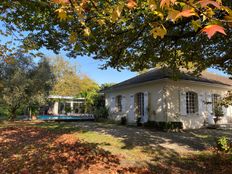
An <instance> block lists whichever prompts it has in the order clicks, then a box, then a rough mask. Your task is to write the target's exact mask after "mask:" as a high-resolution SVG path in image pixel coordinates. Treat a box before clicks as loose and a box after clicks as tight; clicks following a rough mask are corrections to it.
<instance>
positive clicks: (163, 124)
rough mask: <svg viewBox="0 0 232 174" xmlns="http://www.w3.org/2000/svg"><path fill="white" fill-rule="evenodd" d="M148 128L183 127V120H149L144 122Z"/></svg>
mask: <svg viewBox="0 0 232 174" xmlns="http://www.w3.org/2000/svg"><path fill="white" fill-rule="evenodd" d="M144 126H145V127H148V128H156V129H158V130H174V129H183V123H182V122H156V121H148V122H147V123H145V124H144Z"/></svg>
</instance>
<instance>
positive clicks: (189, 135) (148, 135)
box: [76, 123, 232, 150]
mask: <svg viewBox="0 0 232 174" xmlns="http://www.w3.org/2000/svg"><path fill="white" fill-rule="evenodd" d="M76 127H77V128H79V129H81V130H84V131H95V132H100V133H104V134H109V135H112V136H114V137H116V138H121V139H122V141H123V143H124V144H125V146H124V147H123V148H125V149H132V148H134V147H137V146H141V147H152V146H159V145H160V144H162V143H166V144H172V143H175V144H177V145H178V146H183V147H185V148H187V149H189V150H207V149H208V148H210V147H212V146H215V139H216V138H217V137H220V136H223V135H226V136H228V137H229V138H232V131H223V130H210V129H199V130H188V131H184V132H177V133H176V132H175V133H173V132H162V131H157V130H154V129H151V130H149V129H144V128H140V127H126V126H116V125H111V124H108V125H104V124H101V123H76Z"/></svg>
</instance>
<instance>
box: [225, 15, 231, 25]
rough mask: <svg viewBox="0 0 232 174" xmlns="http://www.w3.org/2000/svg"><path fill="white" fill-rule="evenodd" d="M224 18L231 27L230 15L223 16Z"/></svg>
mask: <svg viewBox="0 0 232 174" xmlns="http://www.w3.org/2000/svg"><path fill="white" fill-rule="evenodd" d="M224 19H225V20H226V22H227V23H228V25H229V26H230V27H232V16H225V17H224Z"/></svg>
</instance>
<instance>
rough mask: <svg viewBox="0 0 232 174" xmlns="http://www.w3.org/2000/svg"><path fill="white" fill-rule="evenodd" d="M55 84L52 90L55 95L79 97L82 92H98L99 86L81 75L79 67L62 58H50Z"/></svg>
mask: <svg viewBox="0 0 232 174" xmlns="http://www.w3.org/2000/svg"><path fill="white" fill-rule="evenodd" d="M49 60H50V64H51V67H52V71H53V73H54V75H55V84H54V86H53V88H52V90H51V92H50V93H51V94H53V95H61V96H78V95H79V94H80V93H82V92H87V91H91V90H97V89H98V85H97V83H96V82H94V81H93V80H92V79H91V78H89V77H88V76H87V75H85V74H83V73H81V72H80V71H78V70H79V68H78V66H77V65H72V64H71V63H70V62H69V61H66V60H64V58H62V57H59V56H58V57H54V58H50V59H49Z"/></svg>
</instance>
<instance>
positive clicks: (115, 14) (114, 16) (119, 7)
mask: <svg viewBox="0 0 232 174" xmlns="http://www.w3.org/2000/svg"><path fill="white" fill-rule="evenodd" d="M122 10H123V5H121V4H119V5H117V6H116V7H115V8H114V9H113V12H112V15H111V19H112V21H113V22H116V21H117V20H118V18H119V17H120V16H121V13H122Z"/></svg>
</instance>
